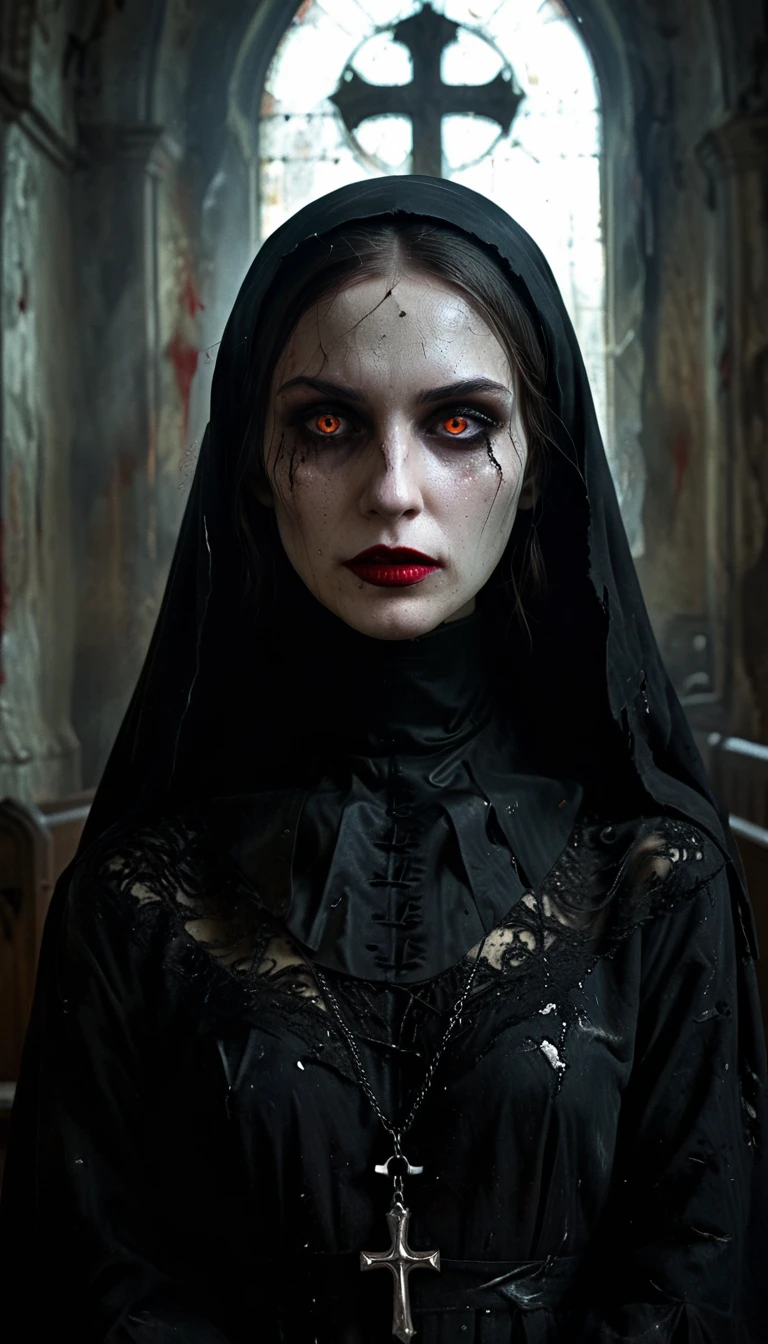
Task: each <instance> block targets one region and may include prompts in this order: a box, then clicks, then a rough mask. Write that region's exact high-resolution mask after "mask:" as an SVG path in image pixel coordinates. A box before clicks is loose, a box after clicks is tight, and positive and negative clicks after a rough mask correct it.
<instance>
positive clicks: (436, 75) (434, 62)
mask: <svg viewBox="0 0 768 1344" xmlns="http://www.w3.org/2000/svg"><path fill="white" fill-rule="evenodd" d="M458 28H459V24H457V23H452V22H451V20H450V19H446V18H445V16H444V15H442V14H437V13H436V12H435V10H434V9H433V8H432V6H431V5H424V6H423V8H422V9H420V10H419V12H418V14H413V15H412V16H411V18H410V19H404V20H403V21H402V23H398V24H397V26H396V27H395V28H394V30H393V36H394V39H395V41H396V42H402V44H403V46H404V47H407V48H408V50H409V51H410V53H411V58H412V60H413V79H412V80H411V82H410V84H400V85H390V86H386V85H380V84H369V83H368V81H367V80H366V79H361V77H360V76H359V75H358V74H357V72H356V71H355V70H352V69H350V67H349V66H348V67H347V69H346V70H345V71H344V74H343V75H342V78H341V81H340V83H339V87H338V88H337V90H336V92H335V93H334V94H332V95H331V102H332V103H335V105H336V107H337V108H338V109H339V112H340V113H341V115H342V118H343V120H344V125H345V126H346V128H347V130H348V131H349V132H350V133H352V132H353V131H355V130H356V129H357V127H358V126H359V125H360V122H361V121H365V119H366V117H380V116H386V115H387V114H389V115H399V116H405V117H410V120H411V123H412V125H413V171H414V173H428V174H430V175H431V176H432V177H441V176H442V171H443V152H442V134H441V129H442V125H441V124H442V120H443V117H445V116H448V115H450V114H451V113H453V114H459V115H460V114H463V115H464V116H473V115H474V116H478V117H487V118H489V120H490V121H495V122H497V124H498V125H499V126H500V127H501V133H502V135H506V133H507V131H508V130H509V128H510V126H511V125H512V122H513V120H514V118H515V114H516V112H517V109H518V107H519V105H520V103H521V101H522V98H523V94H522V93H521V92H520V91H519V89H517V88H515V85H514V82H513V80H512V74H511V71H510V70H509V68H508V67H507V68H506V69H505V70H502V71H500V72H499V74H498V75H496V77H495V79H491V80H489V81H488V83H486V84H444V83H443V81H442V79H441V78H440V57H441V55H442V52H443V49H444V48H445V47H447V46H448V44H449V42H453V40H454V38H455V37H456V33H457V31H458Z"/></svg>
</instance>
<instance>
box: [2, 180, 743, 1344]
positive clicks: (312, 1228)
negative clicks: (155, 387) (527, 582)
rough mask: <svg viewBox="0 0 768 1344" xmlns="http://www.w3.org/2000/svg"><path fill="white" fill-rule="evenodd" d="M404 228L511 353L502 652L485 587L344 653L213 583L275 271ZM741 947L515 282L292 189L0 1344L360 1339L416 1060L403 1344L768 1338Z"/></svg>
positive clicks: (195, 514) (174, 590) (731, 883)
mask: <svg viewBox="0 0 768 1344" xmlns="http://www.w3.org/2000/svg"><path fill="white" fill-rule="evenodd" d="M398 216H405V217H418V218H421V219H424V220H426V221H431V222H436V223H438V224H444V225H449V226H450V227H451V228H453V229H455V230H460V231H462V232H463V233H465V234H467V235H469V236H470V237H471V238H472V239H474V240H475V241H476V242H477V243H478V245H480V246H481V247H483V248H485V249H486V250H488V251H489V252H490V254H491V255H492V256H493V258H494V259H495V262H496V264H497V265H498V266H499V267H500V268H501V269H502V271H503V273H504V275H505V276H506V279H507V282H508V283H509V284H510V285H511V286H513V287H514V289H515V292H516V294H517V296H518V298H519V299H520V301H521V302H522V303H523V304H524V306H525V308H526V310H527V312H528V314H529V316H530V318H531V320H532V322H533V324H534V326H535V329H536V332H537V335H538V339H539V340H540V342H541V346H542V350H543V352H544V355H545V359H546V366H547V386H546V396H547V400H548V403H549V406H550V408H551V411H552V425H553V430H552V437H553V443H552V451H551V454H550V460H549V464H548V474H547V479H546V484H545V486H544V488H543V490H542V492H541V495H540V500H539V503H538V505H537V507H536V510H535V513H534V515H532V516H531V517H527V518H526V517H525V516H523V515H520V517H519V519H518V521H517V522H516V524H515V531H514V532H513V541H514V543H515V544H516V545H519V544H520V538H521V535H522V537H523V541H524V539H525V529H526V528H527V527H531V526H535V527H536V529H537V535H538V540H539V544H540V547H541V550H542V553H543V558H544V566H545V572H546V584H545V586H544V588H543V590H542V591H541V592H540V593H539V594H538V596H536V597H535V598H533V599H532V600H531V602H530V603H529V606H528V611H527V616H528V624H527V629H523V628H522V626H521V625H520V623H519V622H518V621H517V620H516V619H515V617H514V613H513V603H512V598H511V597H510V593H509V588H508V585H507V584H506V582H505V581H504V580H503V575H499V576H494V579H493V580H492V581H491V582H490V583H489V584H488V585H487V587H486V589H484V590H483V591H482V592H481V593H480V595H479V597H478V602H477V608H476V610H475V612H474V613H473V614H472V615H470V616H467V617H464V618H460V619H458V620H456V621H453V622H449V623H448V624H443V625H441V626H439V627H438V628H437V629H436V630H434V631H432V632H431V633H430V634H428V635H425V636H421V637H419V638H416V639H413V640H406V641H394V642H387V641H379V640H373V639H369V638H367V637H365V636H363V635H361V634H359V633H358V632H356V631H355V630H353V629H351V628H350V627H347V626H345V625H344V624H343V623H342V622H341V621H340V620H339V619H338V618H336V617H335V616H333V615H332V614H331V613H330V612H328V611H326V610H325V609H324V608H322V607H321V606H320V604H319V603H317V602H316V601H315V599H314V598H312V597H311V595H310V594H309V593H308V591H307V590H306V589H305V588H304V586H303V585H302V583H301V582H300V580H299V579H298V577H297V576H296V575H295V574H294V572H293V571H292V570H291V568H290V566H289V564H288V562H287V560H286V559H285V556H284V555H281V553H280V550H279V547H277V546H274V545H273V546H272V548H271V550H270V549H269V547H268V546H266V544H265V547H264V554H265V555H267V553H269V565H268V566H266V578H265V580H264V583H265V589H266V598H265V600H263V601H262V602H261V604H260V605H259V604H256V605H254V606H253V608H251V607H249V606H248V599H247V597H246V595H245V594H244V589H243V581H242V573H243V560H242V554H241V552H240V550H239V548H238V543H237V535H238V533H237V526H236V517H237V508H238V498H239V495H240V492H241V490H242V488H243V480H244V477H245V474H246V458H247V452H248V447H247V445H248V444H249V442H250V441H251V440H250V433H249V417H250V416H251V415H253V413H254V405H256V410H257V413H258V410H259V397H263V387H264V384H263V377H262V374H263V371H264V360H265V355H264V351H265V349H266V348H267V346H268V345H269V343H270V340H272V342H273V344H274V333H275V331H276V330H279V328H280V322H281V317H282V315H283V314H284V313H285V312H287V311H290V309H291V296H292V293H293V286H295V285H296V284H298V283H299V281H298V279H297V278H296V277H297V275H298V274H299V273H300V270H301V268H300V266H296V265H295V264H294V262H295V258H296V257H297V255H299V254H298V252H297V249H301V248H302V247H311V246H317V245H318V239H320V240H322V237H323V235H325V234H327V233H328V232H329V231H331V230H334V229H337V228H339V227H340V226H343V225H345V224H350V223H351V222H353V221H359V222H364V221H366V220H368V221H370V220H374V219H381V218H384V219H392V218H397V217H398ZM285 334H286V335H287V333H285ZM262 409H263V407H262ZM263 512H264V519H263V523H264V527H265V529H266V528H267V527H268V526H269V519H268V518H267V516H266V515H267V511H266V510H264V511H263ZM265 564H266V562H265ZM276 595H277V600H275V597H276ZM251 612H253V614H251ZM478 949H481V950H480V952H479V954H478ZM755 955H756V948H755V940H754V932H753V924H752V917H751V911H750V907H749V903H748V900H747V897H746V895H745V892H744V888H743V882H742V877H741V870H740V866H739V862H738V857H737V854H736V851H735V849H734V845H733V841H732V838H731V836H730V833H729V831H728V827H727V821H726V819H725V818H724V816H723V815H722V813H721V812H720V810H719V809H718V806H717V804H716V803H715V801H714V800H713V798H712V796H711V794H710V791H709V788H708V785H707V782H706V779H705V776H704V773H703V769H702V766H701V762H700V760H699V757H698V755H697V753H696V750H695V748H694V745H693V743H692V740H691V737H690V734H689V730H688V728H687V725H686V722H685V719H684V716H683V713H682V711H681V708H680V706H679V704H678V701H677V699H676V697H675V694H674V692H673V690H672V688H671V686H670V683H669V680H668V678H667V675H666V673H665V671H664V668H663V665H662V662H661V660H660V656H659V653H658V650H657V647H656V643H655V640H654V637H653V634H652V632H651V628H650V625H649V621H648V617H647V614H646V611H645V608H644V605H643V601H642V597H641V595H640V591H639V587H638V583H637V579H636V576H635V571H634V566H633V563H632V560H631V557H630V554H629V550H628V546H627V542H626V538H625V534H624V530H623V527H622V523H621V518H620V514H619V509H618V505H617V501H616V497H615V493H614V489H613V486H612V482H611V477H610V474H609V470H608V466H607V463H606V458H605V453H604V450H603V447H602V444H601V440H600V435H599V431H598V428H597V424H596V420H595V415H594V410H593V406H592V400H591V396H590V391H589V387H588V382H587V376H586V373H585V369H584V365H583V362H582V359H581V356H580V353H579V349H578V346H577V343H576V340H575V337H574V334H573V330H572V327H571V324H570V321H569V319H568V317H567V315H566V312H565V310H564V307H563V304H562V300H561V298H560V295H559V293H558V290H557V286H556V284H555V281H554V279H553V277H552V274H551V272H550V269H549V267H548V265H547V263H546V261H545V260H544V258H543V257H542V255H541V253H540V252H539V250H538V248H537V247H536V246H535V244H534V243H533V242H532V240H531V239H530V238H529V237H528V235H527V234H526V233H525V232H524V231H523V230H522V229H521V228H520V227H519V226H518V225H517V224H516V223H515V222H514V221H513V220H511V219H510V218H509V217H508V216H507V215H506V214H504V213H503V212H502V211H501V210H499V209H498V208H497V207H496V206H495V205H494V204H493V203H492V202H490V201H488V200H485V199H484V198H482V197H480V196H477V195H476V194H474V193H473V192H471V191H469V190H467V189H466V188H464V187H461V186H459V185H456V184H453V183H449V182H445V181H439V180H436V179H430V178H425V177H410V178H409V177H392V178H384V179H380V180H375V181H368V182H364V183H359V184H357V185H355V186H352V187H347V188H343V189H342V190H340V191H336V192H334V193H333V194H331V195H329V196H326V197H324V198H323V199H321V200H319V201H317V202H315V203H314V204H312V205H310V206H308V207H307V208H306V209H304V210H302V211H300V212H299V213H298V214H297V215H295V216H294V217H293V218H292V219H290V220H289V221H288V222H287V223H286V224H285V225H284V226H283V227H282V228H281V229H279V230H278V231H277V232H276V233H275V234H273V235H272V237H270V238H269V239H268V241H267V242H266V243H265V244H264V246H263V248H262V249H261V251H260V252H259V254H258V256H257V258H256V260H255V261H254V263H253V265H252V266H251V269H250V271H249V273H248V275H247V276H246V279H245V281H244V283H243V285H242V288H241V290H240V293H239V296H238V298H237V301H236V304H235V307H234V310H233V312H232V315H231V317H230V320H229V322H228V324H227V328H226V331H225V335H224V339H223V341H222V344H221V348H220V351H219V355H218V359H217V363H216V369H215V375H214V383H213V391H212V403H211V419H210V423H209V425H208V429H207V431H206V435H205V440H204V443H203V446H202V449H201V453H200V457H199V460H198V463H197V468H196V472H195V477H194V481H193V485H192V489H191V494H190V497H189V500H188V503H187V507H186V511H185V516H184V520H183V524H182V528H181V533H180V537H179V540H178V544H177V547H176V552H175V556H174V560H173V565H172V568H171V572H170V576H169V579H168V584H167V588H166V593H165V598H164V601H163V605H162V609H161V612H160V615H159V618H158V621H157V625H156V629H155V632H154V636H153V639H152V642H151V646H150V649H149V652H148V654H147V658H146V661H145V665H144V669H143V672H142V675H141V677H140V680H139V683H138V685H137V688H136V691H135V693H134V696H133V699H132V701H131V704H130V706H129V708H128V711H127V713H126V716H125V719H124V722H123V725H122V728H121V730H120V733H119V736H118V739H117V742H116V744H115V747H114V750H113V752H112V755H111V757H110V760H109V763H108V765H107V768H106V771H105V774H104V777H103V779H102V782H101V784H100V787H99V789H98V792H97V795H96V799H95V802H94V805H93V809H92V812H91V816H90V818H89V821H88V824H87V827H86V831H85V834H84V837H83V841H82V844H81V846H80V851H79V854H78V856H77V858H76V860H75V861H74V863H73V864H72V865H70V868H69V869H68V870H67V871H66V872H65V873H64V875H63V876H62V878H61V879H60V881H59V883H58V884H57V888H56V891H55V893H54V897H53V900H52V904H51V908H50V912H49V916H48V919H47V923H46V928H45V933H44V940H43V947H42V953H41V961H40V968H39V973H38V981H37V988H36V994H35V1002H34V1009H33V1016H32V1022H31V1025H30V1029H29V1033H28V1037H27V1042H26V1046H25V1051H24V1058H23V1065H22V1070H21V1077H20V1079H19V1084H18V1092H17V1100H16V1104H15V1107H14V1113H13V1119H12V1129H11V1138H10V1145H9V1154H8V1163H7V1170H6V1177H5V1187H4V1191H3V1197H2V1205H1V1206H0V1208H1V1217H0V1225H1V1227H2V1251H1V1254H0V1275H2V1294H1V1297H2V1313H3V1317H4V1319H5V1320H6V1322H7V1321H9V1320H10V1322H11V1332H10V1336H9V1335H7V1334H6V1335H5V1338H7V1339H8V1338H9V1339H10V1340H12V1341H14V1344H15V1341H27V1340H38V1339H40V1340H42V1339H47V1340H54V1339H57V1338H59V1337H60V1336H61V1335H62V1333H64V1334H66V1335H68V1336H71V1337H73V1338H76V1339H78V1341H79V1344H92V1342H93V1344H95V1342H96V1341H104V1342H105V1344H106V1342H107V1341H108V1344H171V1341H173V1342H174V1344H175V1342H176V1341H179V1342H181V1341H183V1344H278V1341H288V1342H289V1344H385V1342H386V1341H388V1340H390V1339H391V1338H392V1330H393V1322H392V1311H393V1276H391V1275H390V1273H389V1272H388V1271H386V1270H382V1271H379V1272H377V1273H361V1270H360V1255H361V1252H363V1251H364V1252H383V1251H386V1250H387V1247H388V1243H389V1230H388V1225H387V1220H386V1215H387V1211H388V1209H389V1205H390V1200H391V1181H390V1180H389V1179H388V1177H387V1176H386V1175H382V1174H381V1173H377V1172H376V1167H377V1166H381V1165H382V1164H385V1163H386V1161H387V1158H388V1157H389V1156H390V1153H391V1150H392V1140H391V1138H390V1136H389V1135H388V1133H387V1132H386V1130H385V1129H384V1127H383V1125H382V1123H381V1119H380V1117H379V1116H378V1115H377V1113H376V1110H375V1109H374V1106H373V1104H372V1102H371V1100H370V1098H369V1096H368V1095H367V1093H366V1091H365V1089H364V1088H363V1086H362V1085H361V1077H360V1068H359V1067H358V1063H359V1064H361V1065H362V1067H363V1068H364V1070H365V1076H366V1078H367V1079H368V1081H369V1084H370V1089H371V1091H372V1092H373V1094H374V1096H375V1098H376V1100H377V1102H378V1104H379V1107H380V1110H381V1112H382V1114H383V1115H384V1116H385V1117H397V1118H399V1119H398V1123H399V1122H400V1121H402V1118H403V1117H404V1116H406V1115H407V1113H408V1111H409V1108H410V1107H411V1106H412V1104H413V1101H414V1098H415V1097H417V1095H418V1093H419V1090H420V1089H421V1087H422V1082H423V1080H424V1077H425V1071H426V1070H427V1069H428V1068H429V1065H430V1062H431V1061H434V1059H435V1056H436V1055H439V1058H438V1062H437V1065H436V1067H435V1068H434V1073H433V1076H432V1078H431V1081H430V1085H429V1087H428V1089H427V1091H426V1093H425V1094H424V1095H423V1097H422V1100H421V1102H420V1104H419V1106H418V1107H417V1109H416V1112H415V1114H414V1117H413V1120H412V1123H411V1124H410V1126H409V1128H408V1130H407V1133H406V1134H405V1136H404V1141H403V1146H404V1152H405V1154H406V1156H407V1159H408V1160H409V1162H410V1163H411V1164H413V1165H414V1166H418V1167H421V1168H423V1171H422V1172H421V1173H420V1174H418V1175H411V1176H408V1177H407V1178H406V1180H405V1198H406V1200H407V1203H408V1207H409V1209H410V1226H409V1228H408V1233H407V1235H408V1239H409V1244H410V1246H411V1248H413V1249H414V1250H415V1251H416V1252H431V1251H433V1250H436V1249H439V1252H440V1272H439V1273H436V1272H434V1270H429V1269H422V1268H419V1269H418V1270H414V1271H413V1272H412V1273H411V1274H410V1277H409V1281H408V1288H409V1294H410V1309H411V1312H412V1321H413V1328H414V1329H415V1331H416V1332H417V1338H419V1339H420V1340H421V1341H422V1344H581V1341H584V1344H607V1342H608V1341H630V1340H632V1341H635V1340H637V1341H639V1340H643V1341H649V1340H651V1339H652V1340H654V1341H657V1344H725V1342H726V1341H729V1342H730V1341H734V1342H735V1341H738V1342H739V1344H746V1341H758V1340H761V1339H763V1338H765V1334H764V1333H763V1330H764V1328H765V1327H764V1322H765V1321H766V1320H768V1317H766V1316H765V1315H764V1314H763V1313H764V1311H765V1301H764V1298H763V1297H762V1296H761V1292H760V1282H761V1278H762V1277H763V1276H764V1266H763V1265H762V1262H764V1260H765V1249H766V1236H765V1228H764V1218H765V1177H764V1172H765V1165H764V1160H763V1153H764V1142H765V1137H764V1119H765V1117H764V1095H765V1053H764V1045H763V1040H762V1035H761V1027H760V1017H759V1008H758V1001H757V994H756V984H755V975H754V957H755ZM324 988H325V989H327V990H328V992H329V994H330V995H331V996H332V1001H333V1004H332V1003H331V1000H330V999H329V997H328V994H326V993H324V992H322V991H323V989H324ZM457 1002H461V1010H460V1012H459V1013H458V1016H457V1020H456V1021H455V1024H454V1027H453V1030H452V1033H451V1035H450V1037H449V1039H448V1040H447V1042H445V1032H446V1026H447V1024H448V1023H449V1021H450V1020H451V1017H452V1014H453V1015H454V1016H456V1013H455V1009H456V1004H457ZM333 1005H335V1010H334V1009H333ZM336 1010H337V1011H336ZM344 1028H346V1030H345V1029H344ZM350 1035H351V1037H352V1039H353V1041H354V1043H355V1045H356V1048H357V1052H358V1056H359V1061H356V1060H355V1057H354V1051H353V1049H352V1048H351V1047H350V1039H349V1038H350ZM441 1042H442V1043H443V1044H444V1048H442V1050H441ZM761 1266H762V1268H761ZM401 1337H407V1335H406V1336H403V1335H402V1334H401Z"/></svg>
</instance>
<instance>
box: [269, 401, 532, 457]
mask: <svg viewBox="0 0 768 1344" xmlns="http://www.w3.org/2000/svg"><path fill="white" fill-rule="evenodd" d="M505 423H506V418H504V419H501V418H499V417H498V416H496V415H491V414H489V412H488V411H482V410H480V409H479V408H478V407H477V406H471V405H463V404H462V405H456V404H455V403H449V404H447V405H444V406H443V407H439V408H438V409H436V410H431V411H430V412H429V414H428V416H425V417H424V419H423V420H422V426H423V431H424V432H425V433H426V434H427V435H428V436H429V437H430V438H432V439H433V440H434V439H436V440H437V441H438V442H440V443H441V445H445V446H456V447H459V446H464V447H481V446H482V447H485V445H486V443H487V440H488V435H489V433H493V432H494V431H497V430H499V429H501V428H502V427H503V425H504V424H505ZM289 424H290V427H291V428H292V429H294V430H296V431H297V432H298V433H300V434H303V435H304V436H305V437H306V438H307V439H308V440H309V441H310V442H312V443H315V444H319V443H328V444H330V443H334V442H335V443H349V441H350V440H352V439H353V438H355V437H358V436H359V435H361V434H365V433H366V424H365V422H364V421H363V419H362V418H361V417H360V416H359V415H358V416H353V415H351V414H350V413H349V410H348V408H347V407H346V406H344V405H342V404H341V403H339V402H323V403H318V404H315V405H311V406H306V405H304V406H299V407H297V408H296V409H295V410H294V411H293V412H291V414H290V417H289Z"/></svg>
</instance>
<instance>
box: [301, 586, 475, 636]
mask: <svg viewBox="0 0 768 1344" xmlns="http://www.w3.org/2000/svg"><path fill="white" fill-rule="evenodd" d="M326 605H327V606H328V607H329V609H330V610H331V611H333V613H334V615H336V616H338V617H340V619H341V620H342V621H344V622H345V624H346V625H349V626H351V627H352V629H353V630H358V631H359V632H360V634H361V635H368V637H369V638H370V639H389V640H397V639H416V638H417V637H418V636H419V635H428V634H429V632H430V630H435V629H436V628H437V626H438V625H441V624H442V623H443V621H449V620H451V619H453V618H455V617H457V616H459V615H464V614H466V613H467V612H468V611H470V610H471V609H472V606H473V605H474V604H471V605H470V604H469V603H464V604H463V605H462V606H461V607H458V606H457V604H456V602H452V603H451V602H448V603H447V602H446V601H445V599H442V600H438V599H435V598H431V599H430V598H429V597H427V596H426V594H425V595H424V596H422V595H419V596H415V595H414V596H410V595H407V594H406V593H404V592H399V593H398V594H397V595H396V596H394V595H392V596H388V597H387V598H386V599H385V600H384V601H381V600H378V594H377V595H376V596H374V595H373V594H372V595H371V599H367V598H366V597H365V596H363V595H362V594H361V595H360V597H358V598H356V600H355V601H353V602H344V603H339V604H338V605H337V604H335V603H334V604H333V605H331V604H330V603H327V604H326Z"/></svg>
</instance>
